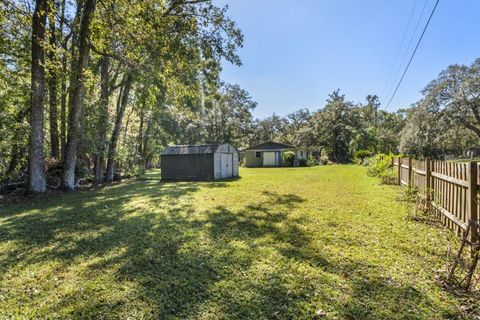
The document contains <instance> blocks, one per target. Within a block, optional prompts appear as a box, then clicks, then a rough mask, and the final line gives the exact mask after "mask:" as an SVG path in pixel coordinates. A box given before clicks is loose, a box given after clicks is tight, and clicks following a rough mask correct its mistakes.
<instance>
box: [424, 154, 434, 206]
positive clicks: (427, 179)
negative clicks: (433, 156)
mask: <svg viewBox="0 0 480 320" xmlns="http://www.w3.org/2000/svg"><path fill="white" fill-rule="evenodd" d="M431 179H432V170H431V168H430V158H426V159H425V204H426V208H427V210H430V201H431V200H432V199H431V192H432V186H431V183H432V182H431Z"/></svg>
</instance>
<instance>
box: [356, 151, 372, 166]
mask: <svg viewBox="0 0 480 320" xmlns="http://www.w3.org/2000/svg"><path fill="white" fill-rule="evenodd" d="M371 156H372V152H371V151H370V150H358V151H355V152H354V153H353V159H354V161H355V162H356V163H358V164H363V162H364V161H365V158H368V157H371Z"/></svg>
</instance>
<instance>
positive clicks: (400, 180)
mask: <svg viewBox="0 0 480 320" xmlns="http://www.w3.org/2000/svg"><path fill="white" fill-rule="evenodd" d="M397 165H398V166H397V184H398V185H399V186H400V185H401V184H402V179H401V178H400V173H401V170H402V158H400V157H397Z"/></svg>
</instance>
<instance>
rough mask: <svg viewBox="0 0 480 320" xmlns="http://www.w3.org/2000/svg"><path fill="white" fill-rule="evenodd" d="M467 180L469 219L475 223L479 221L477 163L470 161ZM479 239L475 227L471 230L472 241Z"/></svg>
mask: <svg viewBox="0 0 480 320" xmlns="http://www.w3.org/2000/svg"><path fill="white" fill-rule="evenodd" d="M467 174H468V175H467V178H468V193H467V210H468V214H469V219H470V220H473V221H477V220H478V209H477V191H478V190H477V179H478V172H477V161H470V162H469V163H468V168H467ZM477 239H478V231H477V228H476V227H474V228H472V229H471V230H470V241H472V242H475V241H477Z"/></svg>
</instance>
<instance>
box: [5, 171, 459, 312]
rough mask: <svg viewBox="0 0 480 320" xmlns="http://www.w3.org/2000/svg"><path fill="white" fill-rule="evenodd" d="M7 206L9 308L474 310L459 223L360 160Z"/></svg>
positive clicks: (144, 184)
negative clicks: (450, 257)
mask: <svg viewBox="0 0 480 320" xmlns="http://www.w3.org/2000/svg"><path fill="white" fill-rule="evenodd" d="M240 174H241V176H242V177H241V178H240V179H237V180H232V181H224V182H212V183H208V182H198V183H194V182H192V183H187V182H179V183H159V182H158V178H159V174H158V172H151V173H149V174H147V175H146V176H145V177H144V178H143V179H138V180H133V181H128V182H125V183H123V184H119V185H115V186H111V187H107V188H104V189H101V190H97V191H84V192H77V193H72V194H66V195H63V196H60V197H58V198H55V199H51V200H48V201H43V202H36V203H25V204H18V205H11V206H9V207H6V208H2V209H0V318H1V319H3V318H6V317H12V318H46V317H49V318H63V319H65V318H79V317H80V318H81V317H83V318H121V319H125V318H129V317H130V318H136V319H138V318H161V319H169V318H173V319H175V318H176V319H185V318H188V319H311V318H312V317H313V316H314V315H315V313H316V312H317V310H323V311H324V312H327V314H328V315H327V318H329V319H335V318H337V319H375V318H376V319H394V318H398V319H408V318H411V319H442V318H443V319H446V318H455V317H458V318H461V312H460V311H459V308H460V300H459V298H457V297H456V296H454V295H453V294H451V293H448V292H446V291H444V290H442V289H441V287H440V286H439V285H438V284H436V282H435V276H436V270H438V269H441V268H443V267H444V266H445V254H446V247H447V245H448V242H449V241H450V240H451V238H452V235H451V233H449V232H448V231H446V230H445V229H441V228H435V227H432V226H427V225H424V224H421V223H415V222H413V221H410V220H408V219H406V216H407V209H406V208H405V206H404V205H403V204H402V203H401V202H399V201H398V200H397V197H398V189H397V187H394V186H381V185H379V183H378V181H377V180H376V179H375V178H371V177H367V175H366V174H365V169H364V168H362V167H358V166H328V167H315V168H294V169H242V170H241V172H240Z"/></svg>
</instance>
